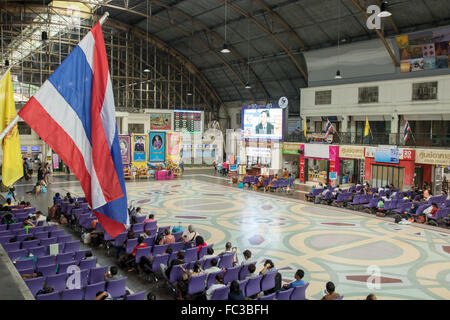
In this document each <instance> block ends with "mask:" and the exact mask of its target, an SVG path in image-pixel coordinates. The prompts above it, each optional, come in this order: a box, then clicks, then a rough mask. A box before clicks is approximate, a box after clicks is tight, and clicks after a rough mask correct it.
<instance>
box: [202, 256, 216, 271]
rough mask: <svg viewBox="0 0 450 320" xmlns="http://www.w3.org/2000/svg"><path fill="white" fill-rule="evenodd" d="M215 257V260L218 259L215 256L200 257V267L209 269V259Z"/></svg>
mask: <svg viewBox="0 0 450 320" xmlns="http://www.w3.org/2000/svg"><path fill="white" fill-rule="evenodd" d="M213 259H215V260H216V261H217V260H218V257H217V256H214V257H211V258H207V259H201V260H200V262H201V264H202V269H203V270H206V269H209V268H210V267H211V261H212V260H213Z"/></svg>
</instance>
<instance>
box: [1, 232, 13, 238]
mask: <svg viewBox="0 0 450 320" xmlns="http://www.w3.org/2000/svg"><path fill="white" fill-rule="evenodd" d="M13 235H14V232H12V231H11V230H4V231H0V237H6V236H13Z"/></svg>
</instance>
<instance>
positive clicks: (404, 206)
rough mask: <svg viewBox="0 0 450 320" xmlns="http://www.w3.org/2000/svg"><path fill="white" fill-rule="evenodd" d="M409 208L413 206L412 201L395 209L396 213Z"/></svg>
mask: <svg viewBox="0 0 450 320" xmlns="http://www.w3.org/2000/svg"><path fill="white" fill-rule="evenodd" d="M409 208H411V202H409V201H408V202H405V203H402V204H400V205H397V209H395V210H394V212H395V213H404V212H405V211H407V210H408V209H409Z"/></svg>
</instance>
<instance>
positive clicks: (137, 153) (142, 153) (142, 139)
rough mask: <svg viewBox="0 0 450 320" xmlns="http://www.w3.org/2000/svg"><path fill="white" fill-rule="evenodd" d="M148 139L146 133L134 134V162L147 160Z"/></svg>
mask: <svg viewBox="0 0 450 320" xmlns="http://www.w3.org/2000/svg"><path fill="white" fill-rule="evenodd" d="M147 139H148V135H146V134H133V139H132V143H133V162H147V157H146V155H147Z"/></svg>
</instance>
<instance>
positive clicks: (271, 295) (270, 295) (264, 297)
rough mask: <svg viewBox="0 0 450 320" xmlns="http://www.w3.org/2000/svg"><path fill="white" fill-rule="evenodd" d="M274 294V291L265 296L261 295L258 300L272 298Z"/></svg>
mask: <svg viewBox="0 0 450 320" xmlns="http://www.w3.org/2000/svg"><path fill="white" fill-rule="evenodd" d="M275 296H276V293H272V294H269V295H267V296H262V297H261V298H259V300H273V299H274V298H275Z"/></svg>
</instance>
